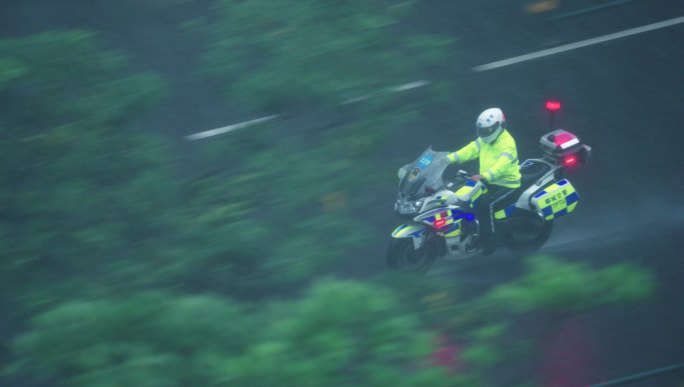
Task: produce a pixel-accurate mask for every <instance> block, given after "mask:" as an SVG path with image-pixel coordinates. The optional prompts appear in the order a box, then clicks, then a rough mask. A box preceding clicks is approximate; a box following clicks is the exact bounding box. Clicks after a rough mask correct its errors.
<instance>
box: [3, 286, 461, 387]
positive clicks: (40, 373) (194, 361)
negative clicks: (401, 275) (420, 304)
mask: <svg viewBox="0 0 684 387" xmlns="http://www.w3.org/2000/svg"><path fill="white" fill-rule="evenodd" d="M432 350H434V342H433V341H432V340H431V335H430V334H429V333H428V332H426V331H424V330H423V329H422V328H421V327H420V325H419V322H418V320H417V319H416V318H415V317H414V316H413V315H411V313H409V312H407V311H406V310H405V309H404V308H402V307H401V306H400V303H399V302H398V300H397V299H396V298H394V297H393V296H392V295H391V294H389V293H388V292H387V291H386V290H384V289H382V288H378V287H374V286H372V285H366V284H361V283H357V282H336V281H325V282H320V283H318V284H316V285H315V286H313V287H312V288H311V289H310V290H309V291H308V292H307V294H306V295H304V297H303V298H302V299H301V300H299V301H293V302H287V303H281V304H278V305H273V306H266V305H264V306H262V308H261V309H260V310H254V309H249V308H247V307H245V306H243V305H239V304H236V303H234V302H232V301H229V300H227V299H226V298H224V297H221V298H219V297H215V296H211V295H198V296H182V295H175V294H170V293H159V292H157V293H141V294H138V295H135V296H131V297H125V298H110V299H100V300H92V301H72V302H68V303H65V304H62V305H60V306H57V307H55V308H52V309H50V310H48V311H46V312H43V313H41V314H40V315H38V316H36V317H35V318H33V319H32V321H31V324H30V328H29V330H28V331H27V332H26V333H24V334H22V335H21V336H19V337H18V338H17V339H16V340H14V342H13V352H14V354H15V356H16V361H15V362H14V363H13V364H12V365H10V366H9V367H6V368H5V370H4V372H5V373H6V374H8V375H12V376H14V377H24V378H26V379H25V380H28V381H32V382H39V383H54V382H58V384H59V385H88V386H120V385H136V386H157V385H158V386H176V385H177V386H188V385H192V386H198V385H201V386H214V385H227V384H229V385H239V386H267V385H279V386H321V385H326V386H332V385H364V386H388V385H393V386H424V385H431V386H458V385H466V384H463V383H462V382H459V377H458V376H448V375H447V374H446V373H445V372H444V371H443V370H442V369H441V368H439V367H434V366H433V365H431V364H430V363H428V358H427V355H428V354H429V353H430V351H432ZM468 385H472V384H468Z"/></svg>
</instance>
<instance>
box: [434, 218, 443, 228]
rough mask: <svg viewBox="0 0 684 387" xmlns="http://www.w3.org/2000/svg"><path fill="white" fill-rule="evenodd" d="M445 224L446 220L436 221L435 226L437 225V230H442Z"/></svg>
mask: <svg viewBox="0 0 684 387" xmlns="http://www.w3.org/2000/svg"><path fill="white" fill-rule="evenodd" d="M445 223H446V219H437V220H435V223H434V225H435V228H440V227H442V226H444V224H445Z"/></svg>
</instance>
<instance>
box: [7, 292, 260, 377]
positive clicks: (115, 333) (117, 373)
mask: <svg viewBox="0 0 684 387" xmlns="http://www.w3.org/2000/svg"><path fill="white" fill-rule="evenodd" d="M252 329H253V323H252V320H251V319H250V318H249V316H248V315H245V313H244V311H243V308H242V307H240V306H238V305H235V304H233V303H231V302H227V301H225V300H223V299H219V298H216V297H213V296H191V297H180V298H177V297H174V296H173V295H168V294H163V293H153V294H141V295H138V296H135V297H132V298H128V299H122V300H115V299H103V300H97V301H74V302H69V303H65V304H62V305H60V306H58V307H56V308H53V309H51V310H49V311H47V312H45V313H43V314H41V315H39V316H38V317H36V318H34V319H33V321H32V323H31V329H30V331H29V332H28V333H25V334H23V335H21V336H20V337H19V338H17V339H16V340H15V342H14V350H15V353H16V354H17V355H18V361H17V362H16V363H15V364H14V365H13V366H12V367H10V368H9V369H8V370H7V372H9V373H10V374H14V375H31V378H32V379H34V380H36V381H49V380H59V381H60V382H62V383H63V384H64V385H93V386H115V385H120V384H119V383H126V382H131V383H132V385H144V386H148V385H149V386H156V385H160V386H161V385H164V386H171V385H178V386H182V385H197V384H196V383H198V382H199V381H201V380H203V379H206V378H209V377H210V376H211V372H212V371H213V369H212V367H211V366H212V363H215V362H216V360H217V356H219V355H220V356H219V358H221V357H224V356H226V355H227V354H230V353H231V352H239V351H241V350H243V349H244V348H246V346H247V345H248V343H249V341H248V340H249V338H250V336H251V335H250V331H251V330H252ZM136 378H139V379H136ZM200 384H202V383H200Z"/></svg>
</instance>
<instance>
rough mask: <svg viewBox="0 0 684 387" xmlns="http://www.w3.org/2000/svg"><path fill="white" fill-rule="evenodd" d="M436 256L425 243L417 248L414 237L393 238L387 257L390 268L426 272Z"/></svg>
mask: <svg viewBox="0 0 684 387" xmlns="http://www.w3.org/2000/svg"><path fill="white" fill-rule="evenodd" d="M435 258H436V256H435V254H431V253H430V252H429V251H428V249H427V248H425V245H424V246H422V247H421V248H419V249H417V250H416V249H415V248H414V246H413V239H412V238H398V239H394V238H393V239H392V240H391V241H390V245H389V248H388V249H387V258H386V259H387V266H389V268H390V269H393V270H400V271H407V272H413V273H419V274H425V273H427V272H428V271H429V270H430V268H432V265H433V263H434V262H435Z"/></svg>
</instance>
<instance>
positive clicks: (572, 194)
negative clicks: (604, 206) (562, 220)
mask: <svg viewBox="0 0 684 387" xmlns="http://www.w3.org/2000/svg"><path fill="white" fill-rule="evenodd" d="M532 200H533V203H534V204H535V205H536V206H537V208H539V210H540V211H541V213H542V216H544V219H546V220H551V219H555V218H558V217H561V216H563V215H566V214H568V213H570V212H572V211H574V209H575V207H576V206H577V203H578V202H579V194H578V193H577V191H575V188H574V187H573V186H572V184H570V182H569V181H567V180H566V179H563V180H560V181H558V182H557V183H555V184H552V185H550V186H548V187H546V188H545V189H544V190H542V191H540V192H538V193H537V194H535V195H534V196H533V197H532Z"/></svg>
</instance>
